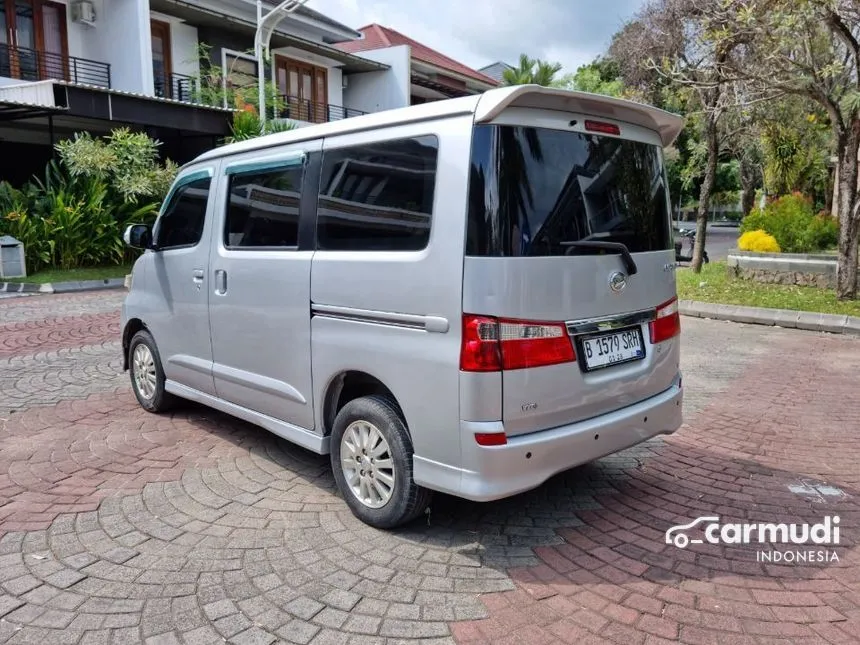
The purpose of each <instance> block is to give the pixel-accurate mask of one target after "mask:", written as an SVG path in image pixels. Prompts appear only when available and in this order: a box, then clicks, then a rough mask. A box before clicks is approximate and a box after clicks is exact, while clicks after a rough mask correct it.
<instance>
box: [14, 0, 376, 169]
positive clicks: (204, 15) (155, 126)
mask: <svg viewBox="0 0 860 645" xmlns="http://www.w3.org/2000/svg"><path fill="white" fill-rule="evenodd" d="M263 4H264V11H266V12H268V11H269V10H271V9H272V8H274V6H275V4H276V3H275V2H274V1H273V0H267V1H266V2H264V3H263ZM0 30H2V31H0V33H2V34H4V35H5V37H6V38H5V40H3V41H0V146H2V151H3V154H2V155H0V179H9V180H11V181H13V182H14V181H16V180H18V181H23V180H24V179H26V178H28V177H29V176H30V175H31V174H32V173H33V171H34V169H36V171H39V170H40V169H41V168H42V167H44V164H45V162H46V161H47V160H48V159H49V158H50V156H51V154H52V147H53V144H54V143H55V142H56V141H57V140H58V139H60V138H63V137H67V136H71V134H72V133H74V132H78V131H82V130H85V131H89V132H92V133H93V134H106V133H108V132H109V131H110V130H112V129H114V128H116V127H121V126H127V127H130V128H132V129H136V130H145V131H146V132H148V133H149V134H150V135H151V136H153V137H155V138H157V139H159V140H160V141H162V142H163V146H162V152H163V153H164V154H165V156H169V157H170V158H172V159H174V160H175V161H178V162H180V163H181V162H184V161H187V160H189V159H191V158H193V157H195V156H196V155H197V154H199V153H200V152H203V151H205V150H207V149H211V148H212V147H214V146H215V145H217V142H218V141H219V140H220V139H221V138H222V137H223V136H225V135H227V134H229V132H230V123H231V120H232V111H233V109H234V108H235V107H236V106H235V105H232V104H230V101H228V100H227V95H228V92H225V91H222V86H224V85H226V86H227V87H229V88H231V89H232V90H236V89H237V88H238V89H241V88H243V87H245V86H248V85H251V84H253V85H254V88H256V82H257V81H256V79H257V63H256V59H255V57H254V55H253V47H254V34H255V30H256V2H255V0H0ZM361 37H362V34H361V33H359V32H357V31H355V30H353V29H351V28H349V27H347V26H346V25H343V24H341V23H339V22H337V21H335V20H333V19H331V18H329V17H327V16H325V15H323V14H321V13H319V12H317V11H314V10H313V9H310V8H308V7H300V8H299V9H298V10H297V11H295V12H294V13H291V14H287V15H285V16H284V18H283V20H282V21H281V22H280V23H279V24H278V25H277V27H276V28H275V30H274V32H273V34H272V38H271V54H272V55H271V59H270V60H271V64H270V65H267V66H266V69H265V75H266V78H267V80H270V81H271V82H272V84H273V85H274V87H276V88H277V89H276V90H275V91H276V92H277V93H278V94H280V95H281V96H282V98H281V102H282V103H283V104H284V108H283V110H281V112H280V113H279V114H277V115H270V116H278V117H282V118H289V119H294V120H298V121H299V122H302V123H310V122H320V121H328V120H334V119H339V118H345V117H348V116H352V115H354V114H360V113H363V112H364V110H347V109H346V108H344V107H343V106H344V104H345V103H344V99H343V93H344V86H345V85H346V83H347V80H348V78H349V76H350V75H355V74H358V75H361V74H367V73H386V72H388V71H389V69H390V66H389V65H387V64H386V63H385V62H384V61H375V60H368V59H365V58H362V57H360V56H357V55H355V54H352V53H350V52H347V51H344V50H342V49H339V48H337V47H336V46H335V45H336V44H338V43H343V42H349V41H354V40H358V39H360V38H361ZM216 73H217V74H216ZM214 76H217V78H213V77H214ZM252 93H254V94H255V93H256V92H252ZM21 159H26V160H27V163H26V164H21V163H20V160H21Z"/></svg>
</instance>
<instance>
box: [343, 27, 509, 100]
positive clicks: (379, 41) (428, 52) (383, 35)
mask: <svg viewBox="0 0 860 645" xmlns="http://www.w3.org/2000/svg"><path fill="white" fill-rule="evenodd" d="M358 31H360V32H361V33H363V34H364V38H363V39H362V40H353V41H348V42H344V43H337V44H336V45H334V46H335V47H337V48H338V49H340V50H341V51H345V52H349V53H356V52H363V51H370V50H371V49H382V48H384V47H396V46H398V45H409V46H410V47H411V48H412V57H413V58H415V59H416V60H420V61H421V62H423V63H429V64H430V65H435V66H436V67H440V68H442V69H445V70H448V71H449V72H456V73H457V74H462V75H463V76H467V77H469V78H471V79H472V80H475V81H480V82H482V83H487V84H488V85H492V86H496V85H498V84H499V82H498V81H497V80H495V79H494V78H491V77H490V76H487V75H485V74H482V73H481V72H478V71H476V70H474V69H472V68H471V67H468V66H466V65H463V63H459V62H457V61H455V60H454V59H453V58H450V57H448V56H445V54H441V53H439V52H437V51H436V50H435V49H430V48H429V47H427V46H426V45H422V44H421V43H419V42H418V41H417V40H413V39H412V38H410V37H409V36H405V35H404V34H401V33H400V32H399V31H396V30H394V29H390V28H388V27H383V26H382V25H377V24H375V23H374V24H372V25H367V26H365V27H362V28H360V29H359V30H358Z"/></svg>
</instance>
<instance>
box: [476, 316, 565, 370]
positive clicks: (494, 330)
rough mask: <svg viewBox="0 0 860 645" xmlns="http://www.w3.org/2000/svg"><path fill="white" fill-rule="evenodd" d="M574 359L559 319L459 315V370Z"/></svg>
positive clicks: (552, 363)
mask: <svg viewBox="0 0 860 645" xmlns="http://www.w3.org/2000/svg"><path fill="white" fill-rule="evenodd" d="M574 360H576V352H574V350H573V343H571V341H570V337H569V336H568V334H567V328H566V327H565V326H564V324H563V323H547V322H532V321H526V320H507V319H502V320H499V319H496V318H489V317H485V316H474V315H470V314H466V315H464V316H463V340H462V345H461V348H460V369H461V370H463V371H466V372H497V371H499V370H502V369H506V370H518V369H523V368H526V367H540V366H543V365H556V364H558V363H567V362H570V361H574Z"/></svg>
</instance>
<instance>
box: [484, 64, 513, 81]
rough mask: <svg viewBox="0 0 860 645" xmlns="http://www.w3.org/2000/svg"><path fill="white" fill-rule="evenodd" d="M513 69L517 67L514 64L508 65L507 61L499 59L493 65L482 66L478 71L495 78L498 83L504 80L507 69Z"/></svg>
mask: <svg viewBox="0 0 860 645" xmlns="http://www.w3.org/2000/svg"><path fill="white" fill-rule="evenodd" d="M513 69H515V68H514V67H513V66H512V65H508V64H507V63H506V62H504V61H500V60H499V61H496V62H495V63H493V64H492V65H487V66H486V67H482V68H480V69H479V70H478V71H479V72H481V74H483V75H484V76H489V77H490V78H492V79H495V80H496V81H497V82H498V83H501V82H502V81H503V80H504V74H505V70H513Z"/></svg>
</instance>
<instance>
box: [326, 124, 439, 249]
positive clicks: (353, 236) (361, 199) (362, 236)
mask: <svg viewBox="0 0 860 645" xmlns="http://www.w3.org/2000/svg"><path fill="white" fill-rule="evenodd" d="M438 148H439V141H438V139H437V138H436V137H435V136H422V137H416V138H411V139H399V140H395V141H383V142H379V143H372V144H365V145H361V146H351V147H348V148H339V149H335V150H328V151H326V152H325V154H324V156H323V167H322V175H321V177H320V196H319V203H318V205H317V247H318V248H319V249H322V250H331V251H419V250H421V249H423V248H425V247H426V246H427V243H428V241H429V240H430V219H431V215H432V213H433V193H434V188H435V183H436V162H437V157H438Z"/></svg>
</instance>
